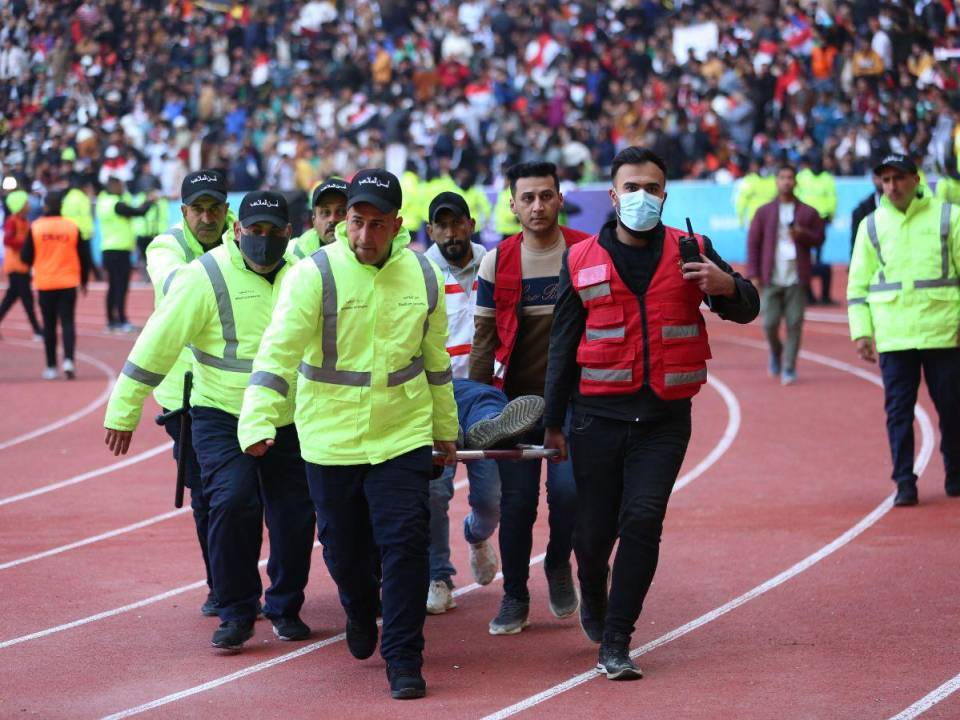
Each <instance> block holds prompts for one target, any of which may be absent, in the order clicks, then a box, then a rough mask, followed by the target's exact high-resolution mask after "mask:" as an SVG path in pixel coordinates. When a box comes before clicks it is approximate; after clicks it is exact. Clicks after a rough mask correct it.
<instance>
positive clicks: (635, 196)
mask: <svg viewBox="0 0 960 720" xmlns="http://www.w3.org/2000/svg"><path fill="white" fill-rule="evenodd" d="M618 198H619V200H620V207H619V208H618V209H617V217H618V218H620V222H621V223H623V226H624V227H625V228H627V229H628V230H633V231H634V232H646V231H647V230H651V229H653V228H655V227H656V226H657V223H658V222H660V213H661V212H662V210H663V200H661V199H660V198H658V197H657V196H656V195H651V194H650V193H648V192H647V191H646V190H637V191H636V192H630V193H624V194H623V195H618Z"/></svg>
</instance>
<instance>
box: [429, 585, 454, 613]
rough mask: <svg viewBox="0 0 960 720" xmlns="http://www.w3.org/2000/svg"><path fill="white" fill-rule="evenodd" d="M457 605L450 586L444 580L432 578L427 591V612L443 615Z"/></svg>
mask: <svg viewBox="0 0 960 720" xmlns="http://www.w3.org/2000/svg"><path fill="white" fill-rule="evenodd" d="M456 606H457V603H456V601H455V600H454V599H453V591H452V590H450V586H449V585H447V583H445V582H444V581H443V580H432V581H431V582H430V589H429V590H428V591H427V612H428V613H429V614H431V615H442V614H443V613H445V612H446V611H447V610H453V609H454V608H455V607H456Z"/></svg>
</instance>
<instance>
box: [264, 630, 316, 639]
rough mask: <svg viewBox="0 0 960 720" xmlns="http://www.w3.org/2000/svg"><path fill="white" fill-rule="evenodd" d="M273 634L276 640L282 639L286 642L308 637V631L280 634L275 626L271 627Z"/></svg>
mask: <svg viewBox="0 0 960 720" xmlns="http://www.w3.org/2000/svg"><path fill="white" fill-rule="evenodd" d="M273 634H274V635H276V636H277V640H284V641H286V642H297V641H298V640H306V639H307V638H308V637H310V633H309V632H308V633H306V634H304V635H281V634H280V631H279V630H277V629H276V628H274V629H273Z"/></svg>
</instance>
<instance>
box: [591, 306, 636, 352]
mask: <svg viewBox="0 0 960 720" xmlns="http://www.w3.org/2000/svg"><path fill="white" fill-rule="evenodd" d="M626 330H627V328H626V325H625V324H624V320H623V307H622V306H620V305H616V304H610V305H600V306H595V307H591V308H590V310H589V312H588V313H587V324H586V330H585V331H584V332H585V335H586V337H587V342H607V343H615V344H617V343H622V342H623V341H624V340H625V338H626Z"/></svg>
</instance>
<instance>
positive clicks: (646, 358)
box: [637, 277, 653, 387]
mask: <svg viewBox="0 0 960 720" xmlns="http://www.w3.org/2000/svg"><path fill="white" fill-rule="evenodd" d="M650 279H651V280H653V278H652V277H651V278H650ZM637 300H639V301H640V322H641V323H642V324H643V385H642V386H641V387H650V337H649V333H648V331H647V293H646V291H644V293H643V295H642V296H641V297H638V298H637Z"/></svg>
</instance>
